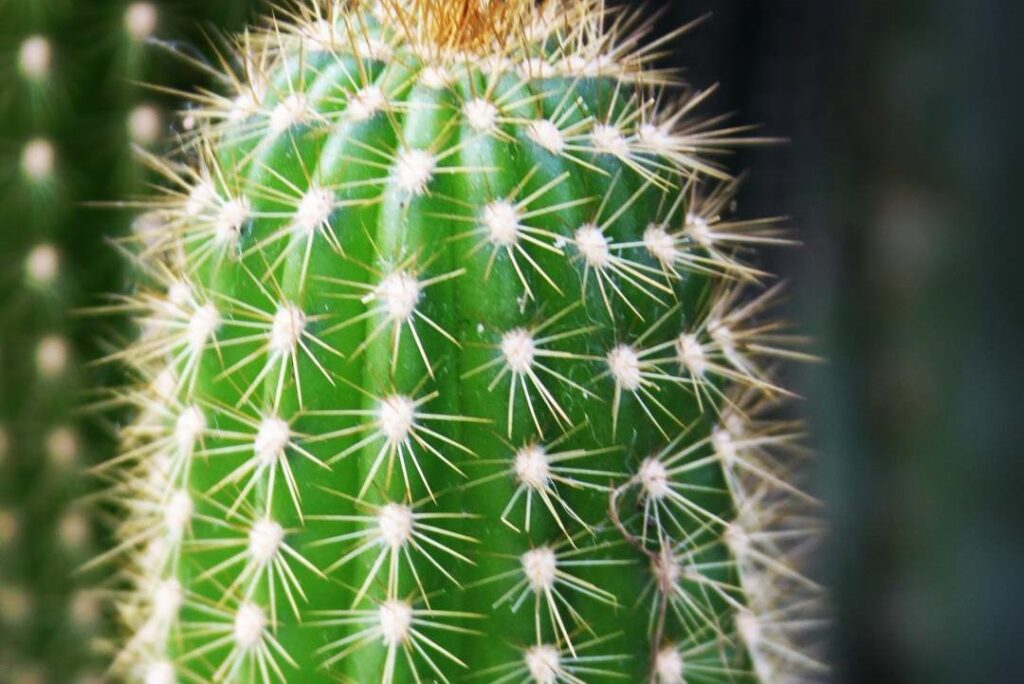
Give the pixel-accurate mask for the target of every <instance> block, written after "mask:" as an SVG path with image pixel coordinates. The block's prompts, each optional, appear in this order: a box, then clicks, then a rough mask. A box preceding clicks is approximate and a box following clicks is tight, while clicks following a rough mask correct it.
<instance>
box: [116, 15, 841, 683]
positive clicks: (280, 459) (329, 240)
mask: <svg viewBox="0 0 1024 684" xmlns="http://www.w3.org/2000/svg"><path fill="white" fill-rule="evenodd" d="M649 28H650V26H649V24H648V23H647V22H644V21H643V20H642V18H641V15H637V14H630V13H623V12H620V11H613V10H610V9H608V8H606V7H605V6H604V4H603V2H601V1H600V0H551V1H549V2H542V3H534V2H528V1H526V0H513V1H509V2H494V1H492V2H482V1H481V0H459V1H455V2H452V1H447V0H386V1H384V2H370V1H369V0H354V1H352V2H337V3H329V4H326V5H325V4H315V5H312V4H311V5H304V4H299V5H296V6H294V7H291V8H290V9H284V10H282V11H281V12H279V13H278V14H277V15H276V17H275V18H274V19H273V20H272V21H269V22H268V23H267V24H266V26H265V28H264V29H262V30H255V31H252V32H250V33H247V34H246V35H245V36H243V37H242V38H240V39H239V40H238V45H237V51H236V53H235V55H234V59H233V61H232V60H226V61H227V62H230V64H231V65H232V67H231V68H230V70H229V73H228V74H226V75H225V81H226V82H229V83H232V84H234V88H235V90H234V92H230V93H226V94H215V93H203V94H201V95H199V96H197V97H196V102H197V103H198V107H196V108H195V109H193V110H191V111H190V116H192V117H194V118H195V120H197V121H198V122H199V124H198V125H197V126H196V128H194V130H193V131H192V133H191V134H190V135H188V136H186V138H185V139H184V140H183V142H182V145H181V149H180V150H179V152H178V154H176V155H173V156H172V157H171V158H169V159H166V160H154V166H155V167H156V168H158V169H160V170H161V171H162V172H163V173H164V175H165V177H166V184H165V191H164V192H163V194H162V195H161V199H159V200H156V201H155V203H154V206H153V207H152V209H153V213H152V214H151V215H153V216H154V217H156V218H157V219H159V223H158V224H157V225H155V226H154V229H153V230H152V231H149V232H147V234H146V235H145V236H144V237H140V238H139V239H138V240H136V241H135V245H134V247H135V249H134V253H135V254H136V259H135V261H136V263H137V264H138V265H139V267H140V269H141V270H142V271H143V272H144V273H145V275H146V276H147V277H146V279H145V282H143V283H140V285H139V287H138V289H137V290H136V291H135V292H133V293H132V294H131V295H128V296H126V297H125V298H124V300H123V302H124V303H123V307H122V308H123V309H124V310H127V311H130V312H132V313H133V314H134V315H135V316H136V319H137V321H138V327H139V336H138V339H137V341H136V342H135V343H134V344H132V345H131V346H129V347H128V348H126V349H125V350H124V351H123V352H122V353H121V354H120V355H119V357H120V358H122V359H124V360H125V361H127V362H128V363H129V365H130V366H131V367H132V368H133V370H134V372H135V373H136V374H137V376H138V378H139V382H138V384H137V385H135V386H133V387H131V388H128V389H127V390H125V392H124V394H125V395H126V396H128V397H129V398H130V400H131V401H132V402H133V403H134V404H135V405H136V407H137V409H138V417H137V419H136V421H135V422H134V423H133V424H132V425H131V426H129V427H128V428H126V430H125V434H124V443H125V445H126V446H125V448H124V450H123V451H122V452H121V453H120V454H119V455H118V456H117V457H116V458H115V459H114V460H113V461H112V462H111V463H110V465H109V467H108V468H106V469H105V472H106V473H107V474H108V475H109V476H110V477H111V478H112V480H113V481H114V485H113V486H112V489H111V499H112V500H113V501H116V502H117V503H119V504H120V505H121V506H122V508H123V511H124V513H123V518H122V527H121V530H120V533H119V538H120V543H119V545H118V546H117V547H116V548H114V549H112V550H111V551H109V552H108V553H107V554H105V555H104V556H102V557H101V558H100V559H99V561H106V560H113V561H116V567H118V568H119V571H120V572H121V573H122V575H124V576H127V577H129V578H130V582H129V586H128V590H127V591H126V592H125V595H124V597H123V599H122V604H121V611H120V613H121V614H122V615H124V616H125V621H124V622H125V626H126V631H127V636H126V638H125V640H124V644H123V648H122V650H121V651H120V653H119V655H118V657H117V659H116V662H115V668H116V670H117V671H119V672H121V673H122V674H124V675H125V676H126V677H127V678H128V679H130V680H133V681H142V682H146V683H147V684H170V683H171V682H176V681H182V682H184V681H196V682H200V681H202V682H207V681H215V682H261V683H262V684H269V683H270V682H303V683H318V682H336V681H343V682H361V683H365V682H378V681H380V682H385V683H387V684H391V683H394V682H413V681H442V682H476V681H480V682H536V683H538V684H556V683H560V682H566V683H570V682H572V683H575V682H590V681H603V680H606V679H616V678H618V679H620V680H625V681H651V682H660V683H662V684H678V683H680V682H738V681H744V682H755V681H756V682H792V681H809V680H813V679H815V678H816V677H820V675H821V673H822V672H823V671H824V668H823V666H822V665H821V664H820V663H819V662H818V660H817V659H816V658H815V656H814V653H813V643H811V642H812V639H809V638H808V637H809V636H811V637H812V636H813V634H811V635H808V634H806V633H805V632H807V631H811V632H813V629H812V628H814V627H815V626H816V625H817V624H818V623H817V622H816V620H817V615H818V608H819V607H820V604H821V600H822V595H821V592H820V590H819V588H818V587H817V586H816V585H814V583H813V582H811V581H810V580H808V579H806V578H805V577H804V576H803V575H801V574H800V561H801V559H802V556H803V554H805V553H806V550H807V548H808V546H809V545H810V544H811V543H812V542H813V539H814V537H815V536H816V534H817V529H816V525H815V524H814V523H813V522H808V521H809V520H812V518H809V517H805V509H806V508H807V506H808V505H809V504H810V503H811V502H809V500H808V497H806V496H805V495H803V494H802V493H800V491H799V490H798V489H797V486H796V482H795V481H794V475H793V465H794V463H793V458H792V457H793V456H794V454H795V452H796V451H797V449H796V448H795V442H796V441H797V439H798V432H799V427H798V426H795V425H793V424H791V423H786V422H779V421H777V420H773V419H772V416H773V415H776V414H775V413H773V412H774V411H775V409H776V408H777V406H778V404H779V402H780V401H782V400H784V399H785V398H786V397H787V396H788V393H787V392H786V391H785V390H784V389H783V388H781V387H780V386H779V385H778V384H777V382H776V381H775V379H774V375H773V373H772V367H773V366H774V365H775V363H774V362H775V361H776V360H778V359H786V358H804V354H803V353H801V352H799V351H798V350H797V346H798V345H799V342H800V340H799V339H798V338H795V337H791V336H790V335H789V334H788V333H787V332H786V330H785V326H784V325H783V324H782V323H780V322H777V321H775V320H774V319H773V318H772V317H771V309H772V306H773V304H774V303H775V301H776V299H777V295H778V288H777V287H769V288H765V287H764V286H763V283H764V282H765V281H766V280H767V278H768V276H767V275H766V274H764V273H762V272H761V271H760V270H758V268H757V267H756V265H754V264H752V263H751V262H750V260H749V252H750V250H751V248H753V247H756V246H758V245H762V244H776V243H781V242H785V240H784V238H782V237H781V236H780V231H779V228H778V226H777V224H776V222H774V221H762V220H753V221H747V220H739V219H734V218H732V217H731V213H730V212H731V210H730V204H731V202H732V198H733V194H734V191H735V187H736V183H735V181H733V180H731V179H730V177H729V176H728V174H727V173H726V171H725V170H724V169H723V168H722V167H721V166H720V165H719V164H718V163H717V162H716V161H715V155H716V153H718V152H719V151H721V150H722V149H727V148H729V147H731V146H733V145H736V144H748V143H751V142H757V141H756V140H755V139H752V138H750V137H748V136H747V132H746V131H744V130H743V129H724V130H720V129H717V128H715V127H714V126H713V125H710V124H708V123H707V122H705V121H702V120H701V119H699V118H696V117H695V114H694V111H693V110H694V109H695V107H696V106H697V105H698V104H700V103H701V102H702V101H703V100H704V99H705V97H706V93H700V92H697V93H694V92H689V91H686V90H684V89H680V88H679V87H678V84H677V83H676V77H675V74H673V73H670V72H665V71H660V70H658V69H656V68H654V67H653V66H652V64H651V56H652V55H653V54H654V53H655V52H656V50H657V43H651V44H648V45H644V44H643V43H642V42H641V40H640V39H641V37H642V36H643V34H644V33H645V32H646V31H647V30H648V29H649ZM99 561H98V562H99Z"/></svg>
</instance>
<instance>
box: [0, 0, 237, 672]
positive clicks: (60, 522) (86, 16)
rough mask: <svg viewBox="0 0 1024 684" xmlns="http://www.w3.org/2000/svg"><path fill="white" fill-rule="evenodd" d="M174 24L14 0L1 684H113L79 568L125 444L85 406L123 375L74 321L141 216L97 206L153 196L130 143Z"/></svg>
mask: <svg viewBox="0 0 1024 684" xmlns="http://www.w3.org/2000/svg"><path fill="white" fill-rule="evenodd" d="M230 4H232V5H237V4H238V3H230ZM100 5H102V6H100ZM163 18H164V17H163V9H162V8H161V7H160V6H159V3H156V2H148V1H131V2H130V1H127V0H125V1H123V2H122V1H120V0H119V1H117V2H108V3H83V2H73V1H71V0H60V1H56V2H55V1H49V0H47V1H46V2H40V1H37V0H2V1H0V207H2V212H0V265H2V266H3V275H2V276H0V300H2V302H0V326H2V331H3V332H2V333H0V367H2V371H0V681H3V682H10V683H12V684H48V683H50V682H53V683H55V684H56V683H58V682H59V683H61V684H64V683H68V684H79V683H82V684H84V683H86V682H98V681H101V679H100V677H101V673H102V672H103V656H102V655H101V654H98V653H97V651H98V650H102V649H103V648H104V642H103V636H104V623H105V620H104V611H103V604H102V600H101V595H102V592H100V591H94V590H92V589H90V588H89V586H88V583H86V582H83V581H80V580H81V578H80V577H75V575H74V573H75V570H76V569H77V568H79V567H81V566H83V564H85V563H86V562H87V561H88V560H89V559H90V558H91V557H93V556H95V555H96V554H97V553H98V552H99V549H100V548H101V546H102V540H103V532H102V529H101V526H99V525H98V524H97V518H96V516H95V515H94V511H92V510H90V507H89V506H88V505H87V501H85V500H83V498H84V497H86V495H87V494H88V493H89V491H90V487H89V485H88V484H87V483H88V482H89V479H88V478H86V477H85V476H84V474H83V473H84V468H85V467H88V466H90V465H93V464H96V463H98V462H99V461H100V460H101V456H100V455H101V454H108V453H109V451H110V449H111V448H112V440H111V439H110V437H109V436H108V433H109V430H105V429H104V426H102V425H99V424H97V422H96V421H90V420H87V419H82V418H81V413H82V412H81V411H80V410H78V409H79V408H80V407H81V404H82V403H83V401H84V399H83V396H84V395H86V393H87V390H86V388H88V387H89V386H90V385H92V386H94V385H95V384H96V383H97V382H108V380H107V379H106V377H107V375H109V372H108V370H107V369H104V370H101V371H98V372H97V370H96V369H95V368H90V367H89V366H88V365H87V364H86V363H85V362H86V361H88V360H90V359H92V358H95V357H96V356H98V355H99V354H100V350H99V349H98V348H97V346H96V338H97V336H98V335H97V333H96V330H95V328H93V327H92V321H85V320H84V319H83V318H82V317H77V316H74V315H73V314H72V313H71V312H72V310H74V309H76V308H81V307H84V306H87V305H94V304H95V303H96V293H98V292H100V293H102V292H109V291H111V290H112V289H113V288H118V287H121V286H122V280H121V278H120V277H119V274H120V272H121V269H120V265H121V260H120V259H118V258H116V256H115V255H114V254H112V252H111V250H110V248H109V246H108V245H106V244H104V239H105V238H106V237H112V236H120V235H124V234H125V233H127V232H128V226H127V222H128V218H127V215H121V216H119V217H112V216H110V215H108V214H106V213H104V212H103V211H100V210H97V209H95V208H86V207H85V206H83V205H84V203H86V202H87V201H94V202H95V201H102V200H113V199H115V198H117V199H123V198H125V197H128V196H130V194H132V193H138V192H140V191H141V189H142V187H143V186H142V179H143V172H144V169H143V167H142V166H141V165H140V164H138V162H137V161H135V160H134V159H133V155H132V152H131V146H132V145H138V146H142V147H152V146H153V145H154V144H155V143H156V142H157V140H158V139H159V138H160V137H161V136H162V135H163V131H164V128H165V124H164V122H163V116H162V114H161V107H160V104H159V102H160V100H161V98H160V97H159V96H156V95H152V94H151V95H150V96H148V97H147V96H146V93H145V92H144V91H143V90H142V89H140V88H139V87H138V86H137V85H135V83H134V82H135V81H138V80H139V79H142V78H152V77H154V73H153V70H152V68H151V67H152V62H151V59H150V53H151V48H149V47H148V46H147V45H146V42H147V41H148V40H149V39H150V38H151V37H153V36H154V35H157V34H164V35H168V34H166V33H165V32H164V31H163V23H164V22H163ZM168 76H169V70H164V71H162V73H161V79H164V78H167V77H168ZM122 336H123V333H122Z"/></svg>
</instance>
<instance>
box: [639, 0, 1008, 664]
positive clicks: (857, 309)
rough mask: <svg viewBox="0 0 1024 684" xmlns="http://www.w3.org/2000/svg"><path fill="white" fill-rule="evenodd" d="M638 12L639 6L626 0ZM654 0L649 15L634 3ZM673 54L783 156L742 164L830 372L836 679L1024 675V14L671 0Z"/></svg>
mask: <svg viewBox="0 0 1024 684" xmlns="http://www.w3.org/2000/svg"><path fill="white" fill-rule="evenodd" d="M622 4H626V3H622ZM631 4H638V5H639V4H641V3H631ZM647 4H648V5H653V6H655V7H657V6H659V5H664V9H665V12H666V14H665V18H664V20H663V21H660V22H659V23H658V25H657V30H658V31H659V32H665V31H668V30H671V29H672V28H674V27H676V26H679V25H682V24H684V23H686V22H688V21H690V20H692V19H694V18H696V17H699V16H701V15H704V14H705V13H707V12H712V13H713V14H712V16H711V17H710V18H709V19H708V21H706V22H705V23H704V24H703V25H701V26H699V27H698V28H696V29H694V30H693V31H692V32H691V33H690V34H688V35H686V36H684V37H682V38H680V39H679V40H677V41H675V43H674V44H673V54H672V55H671V56H670V57H668V58H666V60H665V62H666V63H671V64H672V65H677V66H683V67H685V68H686V75H687V78H688V80H689V81H690V82H691V83H692V84H693V85H695V86H698V87H706V86H709V85H712V84H714V83H716V82H720V83H721V89H720V91H719V93H718V94H717V95H716V96H715V98H714V99H713V100H712V101H711V103H710V105H709V106H708V108H707V109H708V111H709V112H720V111H728V112H735V113H736V119H737V121H739V122H744V123H758V124H762V125H763V129H762V130H763V131H764V132H765V133H766V134H771V135H778V136H782V137H786V138H790V139H791V142H789V143H788V144H786V145H784V146H779V147H771V148H763V149H756V150H750V151H744V152H742V153H740V154H738V155H737V156H736V158H735V159H733V160H731V164H732V167H733V169H734V170H742V169H747V170H749V171H750V172H751V174H750V180H749V182H748V183H747V184H746V186H745V188H744V189H743V191H742V193H741V195H740V202H739V211H740V213H741V214H742V215H744V216H748V217H749V216H760V215H766V216H773V215H787V216H790V217H791V218H790V224H791V226H792V228H793V230H794V233H795V235H796V236H797V237H798V238H799V239H800V240H801V241H802V242H803V243H804V247H803V248H802V249H798V250H786V251H782V252H778V253H775V254H771V255H769V257H768V263H769V265H770V266H771V267H773V268H774V269H775V270H776V271H777V272H779V273H781V274H782V276H783V277H784V278H786V279H787V280H789V281H790V291H791V293H792V294H791V299H790V302H789V315H790V316H791V317H792V318H793V319H795V320H796V321H798V322H799V324H800V327H801V329H802V330H805V331H807V332H808V333H810V334H812V335H813V336H814V337H815V338H816V350H817V351H818V352H819V353H820V354H821V355H823V356H824V357H826V359H827V362H826V363H824V364H822V365H818V366H813V367H808V368H804V369H798V370H797V372H796V373H794V375H793V377H792V380H791V385H793V386H795V387H796V388H797V389H798V390H799V391H800V393H801V394H802V395H803V397H804V398H805V400H804V401H803V403H802V407H801V410H802V412H803V413H804V414H805V415H807V416H809V418H810V421H811V425H812V433H813V434H812V440H811V441H812V443H813V446H814V447H815V448H816V450H817V451H818V452H819V459H818V463H817V466H816V468H817V471H816V474H815V478H814V483H815V487H814V488H815V489H816V494H817V495H819V496H820V497H821V498H822V499H823V501H824V502H825V510H826V515H827V517H828V519H829V523H830V527H831V534H830V541H829V544H828V546H827V548H826V553H825V555H824V558H823V561H824V563H823V567H822V568H820V570H818V573H819V574H820V576H821V578H822V580H823V581H824V582H825V583H827V584H828V585H829V586H830V588H831V590H832V592H833V596H834V603H835V618H836V619H835V628H834V638H833V653H832V659H833V662H834V663H835V677H834V680H835V681H836V682H843V683H845V682H856V683H861V682H879V683H884V684H889V683H893V684H902V683H909V682H913V683H918V682H927V683H931V684H940V683H942V684H944V683H946V682H949V683H953V682H956V683H966V684H973V683H975V682H1007V683H1011V682H1024V657H1021V652H1022V651H1021V645H1020V643H1019V642H1020V641H1021V640H1022V639H1024V585H1022V583H1021V578H1022V576H1024V524H1022V523H1024V517H1022V515H1021V512H1022V511H1024V504H1022V503H1021V502H1022V500H1024V454H1021V453H1019V451H1018V449H1016V448H1015V447H1017V446H1019V440H1018V439H1015V437H1016V436H1017V435H1019V434H1020V430H1018V429H1015V428H1016V427H1017V424H1015V414H1016V413H1017V412H1018V411H1019V410H1020V409H1021V408H1024V403H1022V402H1021V401H1020V398H1019V392H1020V391H1021V390H1022V389H1024V383H1022V377H1021V369H1022V365H1024V364H1022V363H1021V361H1020V360H1019V357H1018V354H1019V353H1021V350H1022V342H1024V336H1022V335H1021V331H1022V329H1024V320H1022V319H1024V307H1021V306H1019V305H1018V299H1019V297H1018V296H1017V295H1016V294H1015V292H1020V291H1021V290H1022V288H1020V287H1019V286H1018V287H1017V288H1013V287H1012V284H1011V283H1012V279H1013V277H1014V276H1015V275H1017V272H1019V271H1020V269H1019V268H1018V266H1017V263H1018V261H1019V258H1020V257H1019V253H1020V250H1021V248H1022V247H1024V240H1022V239H1021V237H1020V230H1021V224H1020V223H1019V221H1018V220H1017V219H1018V216H1017V215H1016V214H1015V212H1014V210H1013V206H1015V205H1016V200H1017V198H1018V197H1019V195H1018V194H1017V193H1024V183H1022V181H1024V178H1022V175H1024V174H1022V162H1021V159H1022V156H1021V154H1022V153H1024V148H1022V146H1021V145H1020V143H1021V134H1020V129H1021V126H1020V123H1019V121H1020V119H1021V118H1022V114H1024V95H1022V85H1024V82H1022V80H1021V79H1020V77H1019V76H1017V77H1014V76H1011V73H1017V74H1019V73H1020V72H1019V71H1018V70H1016V69H1012V68H1011V67H1012V66H1013V65H1014V64H1015V63H1017V62H1019V60H1018V59H1016V57H1017V56H1018V54H1019V52H1020V48H1019V46H1018V43H1019V41H1020V40H1021V36H1022V35H1024V32H1022V30H1021V29H1022V28H1024V24H1022V23H1021V22H1020V21H1017V20H1018V19H1019V18H1020V17H1019V16H1018V15H1019V14H1020V13H1021V11H1022V3H1020V2H1004V3H1000V2H992V1H986V0H853V1H850V2H846V1H840V0H834V1H833V0H717V1H716V0H661V2H653V3H647Z"/></svg>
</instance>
